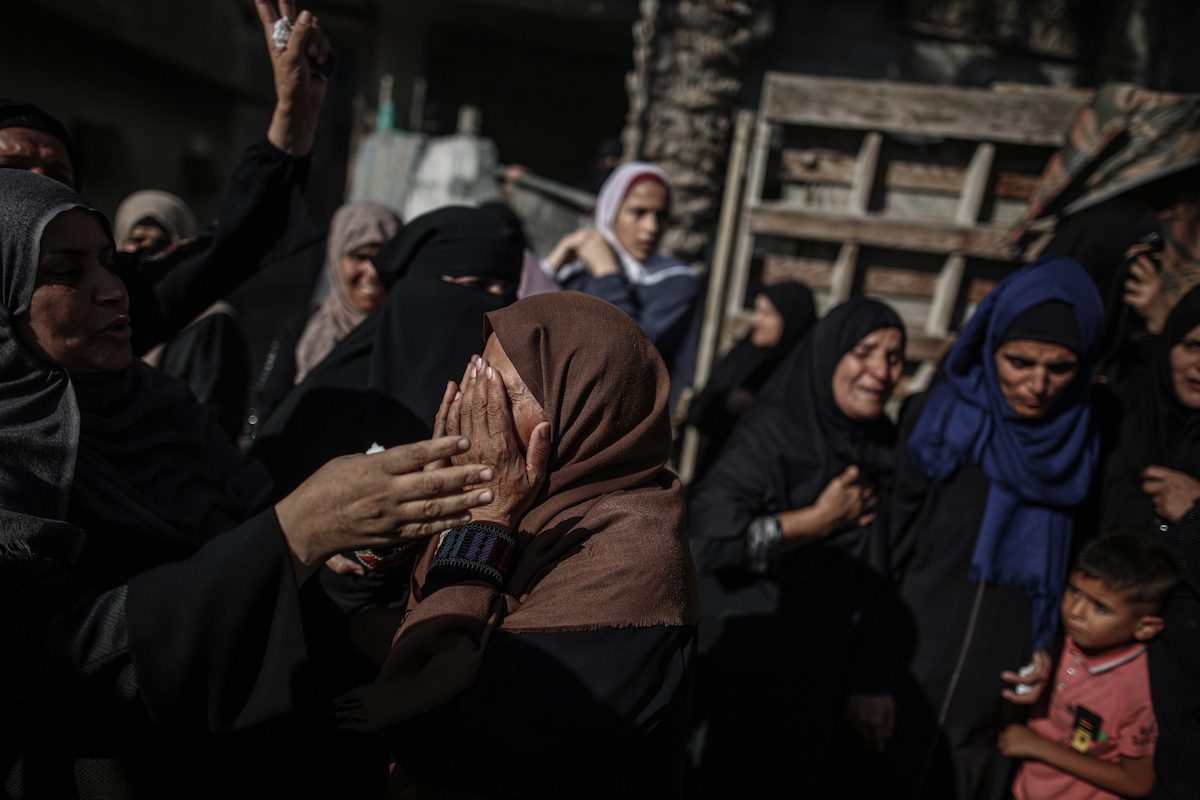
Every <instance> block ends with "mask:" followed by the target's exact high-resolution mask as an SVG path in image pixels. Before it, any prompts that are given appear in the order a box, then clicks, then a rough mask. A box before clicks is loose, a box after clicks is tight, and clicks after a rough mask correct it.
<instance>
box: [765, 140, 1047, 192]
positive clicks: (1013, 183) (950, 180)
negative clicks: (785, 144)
mask: <svg viewBox="0 0 1200 800" xmlns="http://www.w3.org/2000/svg"><path fill="white" fill-rule="evenodd" d="M781 162H782V164H781V165H782V170H781V173H782V175H781V177H782V178H783V180H785V181H789V182H792V183H829V184H833V185H835V186H849V185H850V184H851V182H852V181H853V180H854V164H855V159H854V156H851V155H849V154H847V153H839V152H837V151H835V150H822V149H819V148H813V149H797V148H789V149H786V150H784V151H783V153H782V156H781ZM966 173H967V170H966V169H965V168H963V167H954V166H949V165H946V164H923V163H919V162H916V161H889V162H888V163H887V164H886V165H885V166H884V168H883V185H884V188H886V189H889V190H890V189H900V190H911V191H920V192H931V193H940V194H959V193H960V192H961V191H962V188H963V178H964V177H965V176H966ZM1039 180H1040V176H1039V175H1030V174H1028V173H1025V172H1010V171H1001V172H997V173H996V185H995V188H994V192H993V193H994V194H995V196H996V197H998V198H1000V199H1002V200H1020V201H1023V202H1029V198H1030V197H1032V196H1033V190H1034V188H1035V187H1036V186H1037V184H1038V181H1039Z"/></svg>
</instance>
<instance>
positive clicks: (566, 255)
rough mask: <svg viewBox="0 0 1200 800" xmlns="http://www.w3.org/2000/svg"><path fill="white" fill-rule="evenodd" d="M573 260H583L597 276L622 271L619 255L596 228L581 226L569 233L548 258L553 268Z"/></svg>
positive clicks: (589, 270)
mask: <svg viewBox="0 0 1200 800" xmlns="http://www.w3.org/2000/svg"><path fill="white" fill-rule="evenodd" d="M572 261H582V262H583V263H584V264H585V265H586V266H587V268H588V272H590V273H592V275H593V276H595V277H597V278H602V277H604V276H605V275H615V274H616V273H617V272H619V271H620V265H619V264H618V263H617V256H616V254H615V253H613V250H612V248H611V247H610V246H609V244H608V241H607V240H606V239H605V238H604V235H603V234H602V233H600V231H598V230H596V229H595V228H580V229H579V230H577V231H575V232H574V233H568V234H567V235H566V236H564V237H563V238H562V239H560V240H559V242H558V244H556V245H555V246H554V249H553V250H552V251H550V255H549V256H548V257H547V258H546V263H548V264H549V265H550V266H551V267H552V268H553V269H556V270H557V269H561V268H562V267H563V266H565V265H566V264H570V263H571V262H572Z"/></svg>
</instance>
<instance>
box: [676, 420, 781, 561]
mask: <svg viewBox="0 0 1200 800" xmlns="http://www.w3.org/2000/svg"><path fill="white" fill-rule="evenodd" d="M778 413H783V412H782V411H781V410H779V409H776V408H774V407H764V406H761V405H759V406H755V407H754V408H753V409H752V410H751V411H749V412H748V413H746V414H743V415H742V419H741V420H740V422H739V423H738V425H737V427H736V428H735V429H734V432H733V435H732V436H731V437H730V439H729V442H728V443H727V444H726V445H725V448H724V449H723V450H722V451H721V454H720V456H719V457H718V458H717V460H716V462H715V463H714V464H713V466H712V468H711V469H710V470H709V471H708V474H707V475H705V477H704V480H703V481H701V482H700V484H699V485H698V486H697V487H696V488H695V490H694V492H693V493H692V496H691V500H690V502H689V504H688V528H689V531H690V533H691V544H692V556H693V557H694V558H695V560H696V568H697V569H698V570H700V572H703V573H709V574H711V573H715V572H718V571H721V570H728V569H742V568H746V567H749V565H750V559H749V551H748V549H747V544H746V543H747V532H748V531H749V528H750V524H751V523H752V522H754V520H755V519H756V518H758V517H759V516H762V515H764V514H773V513H777V512H779V511H781V510H784V509H780V508H776V507H775V506H776V505H778V504H777V503H774V502H772V500H771V498H770V496H769V494H770V492H769V490H768V488H767V487H769V486H770V485H771V481H770V480H769V478H768V474H769V470H776V471H782V469H783V468H782V466H781V465H779V464H778V463H777V460H776V459H775V458H773V457H772V454H773V453H775V451H776V450H777V449H778V443H777V441H776V435H775V432H776V431H778V430H779V429H780V425H779V424H778V423H777V422H776V421H775V420H774V418H773V415H775V414H778Z"/></svg>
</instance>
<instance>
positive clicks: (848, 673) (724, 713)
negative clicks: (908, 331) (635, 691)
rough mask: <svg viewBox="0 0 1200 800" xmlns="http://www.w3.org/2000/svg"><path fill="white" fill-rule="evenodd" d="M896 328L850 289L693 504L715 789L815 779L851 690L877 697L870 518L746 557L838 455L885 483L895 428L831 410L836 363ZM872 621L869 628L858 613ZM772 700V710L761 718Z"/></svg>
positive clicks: (809, 498)
mask: <svg viewBox="0 0 1200 800" xmlns="http://www.w3.org/2000/svg"><path fill="white" fill-rule="evenodd" d="M888 327H894V328H899V329H901V330H903V324H902V323H901V321H900V319H899V318H898V317H897V316H896V315H895V313H894V312H893V311H892V310H891V309H890V308H888V307H887V306H885V305H883V304H881V303H878V302H876V301H870V300H863V299H860V300H854V301H851V302H850V303H847V304H845V305H843V306H841V307H839V308H838V309H835V310H834V311H833V312H831V313H830V314H829V316H827V317H826V318H825V320H823V321H822V322H821V323H820V324H818V325H817V326H816V327H815V328H813V330H812V331H811V332H810V333H809V334H808V336H807V338H805V339H804V340H803V341H802V342H801V343H800V344H799V345H798V346H797V347H796V348H795V349H794V350H793V351H792V353H791V355H790V356H789V357H788V359H787V361H786V362H785V363H784V365H783V366H782V367H781V368H780V369H779V370H778V371H777V372H776V374H775V376H774V377H773V378H772V379H771V380H770V382H769V383H768V384H767V386H766V388H765V389H764V390H763V392H762V393H761V394H760V396H759V399H758V400H757V401H756V402H755V404H754V405H753V406H751V408H750V410H749V411H747V413H746V414H745V415H744V416H743V418H742V421H741V422H740V423H739V425H738V427H737V429H736V430H735V431H734V434H733V436H732V437H731V438H730V441H729V443H728V444H727V445H726V447H725V449H724V451H723V452H722V454H721V456H720V457H719V458H718V459H717V462H716V463H715V464H714V465H713V467H712V469H711V470H710V471H709V473H708V476H707V477H706V478H705V479H704V481H702V482H701V483H700V484H699V485H698V486H697V487H696V488H695V489H694V491H693V493H692V499H691V503H690V509H689V510H690V519H691V523H690V528H691V537H692V552H693V555H694V557H695V560H696V566H697V571H698V573H699V577H700V600H701V615H702V620H703V624H702V625H701V652H702V653H703V654H704V656H703V659H704V661H703V663H702V666H701V675H702V677H701V687H702V689H701V692H702V693H701V695H700V696H699V697H698V698H697V704H698V706H700V708H701V709H702V713H704V712H707V719H708V734H707V736H708V741H707V744H706V746H705V752H704V761H703V764H702V768H701V780H702V782H703V785H704V787H705V790H706V791H710V792H711V793H713V794H714V795H720V794H721V793H723V792H733V793H737V794H739V795H741V796H763V797H769V796H775V795H777V794H778V793H780V792H785V791H790V792H794V791H795V787H796V785H797V775H798V774H799V775H803V776H804V777H803V781H804V783H805V785H808V786H811V787H814V788H817V787H820V786H821V785H822V782H823V781H824V780H826V779H835V778H834V776H833V775H831V774H827V773H825V771H826V770H829V769H830V767H829V765H828V764H827V757H828V754H829V748H830V745H831V743H832V741H833V740H834V739H835V738H836V737H835V736H834V735H832V734H833V732H835V731H836V730H837V727H838V721H839V719H840V716H841V710H842V702H843V700H844V694H845V692H847V691H861V692H870V693H881V692H884V691H887V689H886V687H883V686H881V684H880V681H881V680H882V679H886V677H888V676H889V675H890V674H891V670H890V667H889V657H888V655H887V654H886V653H883V654H867V653H866V652H863V651H860V650H859V645H860V644H866V643H868V642H873V641H877V638H876V637H871V638H870V639H869V640H864V639H863V638H862V637H860V636H859V633H860V629H859V623H861V622H863V621H864V619H866V620H869V621H870V620H874V619H875V614H874V612H873V608H874V607H875V600H876V598H877V595H878V593H879V592H880V591H883V589H884V587H883V578H882V575H883V574H884V573H883V571H882V570H883V569H884V567H885V565H886V564H885V561H886V559H885V557H884V552H883V550H882V548H880V547H879V545H880V544H881V542H880V541H879V538H880V537H879V535H878V531H879V530H880V528H879V524H880V523H879V522H878V521H877V522H876V523H874V524H873V525H871V526H868V527H865V528H854V529H848V530H843V531H839V532H836V533H834V534H832V535H830V536H829V537H828V538H826V539H824V540H822V541H820V542H817V543H815V544H813V545H811V546H809V547H806V548H803V549H797V550H793V551H791V552H788V553H784V554H782V555H776V556H774V557H773V558H771V559H770V563H769V564H767V565H765V566H766V570H765V572H764V571H763V570H762V569H761V568H759V567H758V566H756V565H755V564H754V563H753V562H754V560H755V559H753V558H751V557H750V556H749V552H750V551H749V550H748V547H747V538H748V536H749V529H750V527H751V525H752V523H754V521H755V520H756V519H758V518H760V517H763V516H764V515H768V516H769V515H775V514H779V513H782V512H785V511H789V510H792V509H797V508H804V507H806V506H810V505H812V504H813V503H814V502H815V501H816V499H817V497H818V495H819V494H820V492H821V491H822V490H823V489H824V488H825V487H826V485H828V483H829V481H830V480H832V479H833V478H834V477H835V476H837V475H838V474H840V473H841V472H842V471H843V470H844V469H845V468H846V467H847V466H849V465H850V464H855V465H857V466H858V467H859V468H860V470H861V471H862V474H863V476H864V478H863V480H864V482H867V483H870V484H872V485H874V486H875V487H876V488H877V490H886V488H887V486H888V484H889V483H890V473H891V463H890V460H891V452H890V446H891V442H892V425H891V423H890V422H889V421H888V420H887V419H886V417H881V418H880V419H878V420H875V421H873V422H871V423H855V422H852V421H851V420H849V419H848V418H847V417H845V416H843V415H842V414H841V412H840V411H838V410H837V407H836V404H835V402H834V399H833V389H832V376H833V371H834V369H835V367H836V365H837V363H838V362H839V361H840V359H841V358H842V356H843V355H844V354H845V353H847V352H849V351H850V349H851V348H853V347H854V345H855V344H856V343H857V342H858V341H860V340H861V339H862V338H863V337H865V336H866V335H868V334H869V333H871V332H872V331H874V330H877V329H880V328H888ZM870 624H873V623H870ZM766 709H770V711H769V713H764V711H765V710H766Z"/></svg>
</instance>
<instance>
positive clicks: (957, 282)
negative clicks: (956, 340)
mask: <svg viewBox="0 0 1200 800" xmlns="http://www.w3.org/2000/svg"><path fill="white" fill-rule="evenodd" d="M966 266H967V261H966V259H965V258H963V257H962V255H961V254H960V253H952V254H950V256H949V257H948V258H947V259H946V263H945V264H944V265H943V266H942V272H941V274H940V275H938V279H937V289H936V290H935V291H934V295H933V302H932V303H931V304H930V306H929V317H928V318H926V320H925V332H926V333H927V334H929V335H930V336H945V335H946V334H947V333H949V331H950V316H951V315H952V314H953V313H954V305H955V301H956V300H957V299H958V290H959V288H960V287H961V286H962V278H963V271H964V270H965V269H966Z"/></svg>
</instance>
